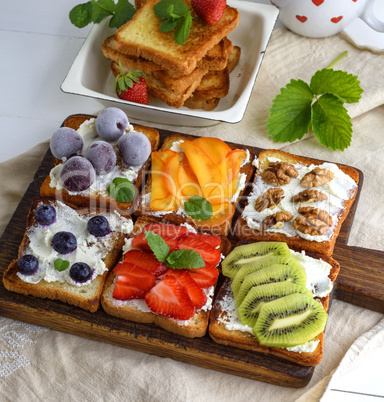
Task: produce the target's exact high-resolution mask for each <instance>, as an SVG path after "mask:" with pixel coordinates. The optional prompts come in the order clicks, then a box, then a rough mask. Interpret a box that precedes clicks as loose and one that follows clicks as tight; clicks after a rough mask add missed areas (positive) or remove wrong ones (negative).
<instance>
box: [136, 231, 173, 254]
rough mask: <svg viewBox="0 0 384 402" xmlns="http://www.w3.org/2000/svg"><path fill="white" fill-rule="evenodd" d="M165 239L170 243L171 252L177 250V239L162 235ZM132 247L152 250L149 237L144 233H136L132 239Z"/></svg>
mask: <svg viewBox="0 0 384 402" xmlns="http://www.w3.org/2000/svg"><path fill="white" fill-rule="evenodd" d="M161 237H162V238H163V239H164V241H165V242H166V243H167V244H168V246H169V252H170V253H171V252H172V251H175V250H177V248H178V241H177V240H176V239H172V238H170V237H166V236H161ZM132 247H133V248H139V249H140V250H143V251H147V252H151V248H150V247H149V246H148V242H147V239H146V238H145V234H144V233H138V234H137V235H135V236H134V237H133V239H132Z"/></svg>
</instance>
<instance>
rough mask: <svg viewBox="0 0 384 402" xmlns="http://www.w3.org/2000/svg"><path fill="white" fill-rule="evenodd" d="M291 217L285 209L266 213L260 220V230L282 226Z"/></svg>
mask: <svg viewBox="0 0 384 402" xmlns="http://www.w3.org/2000/svg"><path fill="white" fill-rule="evenodd" d="M292 218H293V215H292V214H290V213H289V212H286V211H279V212H276V213H275V214H272V215H268V216H267V217H266V218H264V220H263V222H261V231H262V232H263V231H264V230H266V229H269V228H271V229H281V228H282V227H283V226H284V222H288V221H290V220H291V219H292Z"/></svg>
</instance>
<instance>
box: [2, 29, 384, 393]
mask: <svg viewBox="0 0 384 402" xmlns="http://www.w3.org/2000/svg"><path fill="white" fill-rule="evenodd" d="M345 50H348V55H347V57H345V58H343V59H342V60H341V61H340V62H339V63H338V64H337V66H335V67H334V68H335V69H341V70H345V71H347V72H349V73H353V74H356V75H358V77H359V79H360V82H361V86H362V87H363V89H364V94H363V96H362V99H361V100H360V101H359V103H358V104H354V105H348V106H347V108H348V110H349V113H350V115H351V117H352V118H353V120H352V122H353V138H352V144H351V146H350V147H349V148H347V149H346V150H345V151H344V152H340V151H337V152H335V151H331V150H329V149H327V148H324V147H323V146H321V145H320V144H319V143H318V142H317V140H316V139H314V137H313V135H311V134H308V135H307V136H305V137H304V138H303V139H302V140H301V141H298V142H295V143H292V144H289V143H284V144H283V143H275V142H273V141H272V140H271V139H270V138H269V137H268V136H267V132H266V128H265V125H266V120H267V118H268V110H269V108H270V107H271V102H272V99H273V98H274V97H275V96H276V95H277V94H278V93H279V91H280V88H281V87H283V86H285V85H286V84H287V83H288V82H289V81H290V80H291V79H299V78H300V79H302V80H304V81H306V82H309V80H310V78H311V76H312V75H313V74H314V73H315V72H316V71H317V70H318V69H320V68H323V67H326V66H328V65H329V64H330V63H331V62H332V61H333V60H334V59H335V58H336V57H338V56H339V54H341V53H342V52H343V51H345ZM249 51H252V49H245V50H244V51H243V54H242V57H247V52H249ZM383 64H384V56H383V55H378V54H374V53H371V52H369V51H367V50H359V49H356V48H354V47H353V46H352V45H351V44H350V43H348V42H347V41H345V40H344V39H343V38H342V37H340V36H333V37H330V38H325V39H309V38H304V37H300V36H298V35H296V34H294V33H292V32H290V31H288V30H286V29H285V28H284V27H281V28H278V29H277V30H275V31H274V32H273V34H272V37H271V40H270V43H269V46H268V48H267V51H266V54H265V57H264V61H263V63H262V66H261V69H260V72H259V75H258V78H257V80H256V84H255V86H254V89H253V93H252V96H251V99H250V102H249V104H248V108H247V112H246V114H245V117H244V119H243V120H242V121H241V122H240V123H238V124H234V125H231V124H226V123H220V124H217V125H215V126H211V127H205V128H191V127H170V126H165V125H156V127H158V128H166V129H171V130H173V131H176V130H177V131H180V132H184V133H193V134H196V135H201V136H212V137H215V136H217V137H219V138H222V139H223V140H228V141H233V142H238V143H243V144H248V145H251V146H257V147H261V148H278V149H284V150H285V151H288V152H291V153H294V154H298V155H303V156H308V157H314V158H317V159H324V160H328V161H333V162H339V163H343V164H347V165H351V166H354V167H356V168H359V169H360V170H361V171H362V172H363V173H364V185H363V188H362V192H361V196H360V200H359V205H358V208H357V211H356V215H355V219H354V223H353V226H352V231H351V235H350V238H349V244H350V245H355V246H359V247H364V248H371V249H378V250H384V246H383V244H384V228H383V224H382V218H383V213H382V200H383V199H384V186H383V182H382V178H383V177H384V163H383V162H384V158H383V153H384V135H383V128H384V69H383V68H382V66H383ZM78 112H79V113H81V110H79V111H78ZM97 112H98V111H97V110H95V113H97ZM65 117H66V116H63V120H64V118H65ZM141 123H142V122H141ZM152 125H153V124H152ZM47 148H48V142H46V143H42V144H38V145H36V146H35V147H34V148H33V149H31V150H30V151H28V152H27V153H25V154H23V155H20V156H18V157H16V158H14V159H12V160H9V161H6V162H4V163H2V164H0V178H1V180H0V233H2V232H3V230H4V228H5V226H6V224H7V222H8V221H9V219H10V218H11V216H12V213H13V211H14V210H15V208H16V206H17V204H18V202H19V201H20V199H21V197H22V196H23V194H24V191H25V189H26V188H27V185H28V184H29V183H30V182H31V181H32V179H33V175H34V172H35V171H36V169H37V167H38V166H39V163H40V161H41V159H42V158H43V156H44V154H45V152H46V150H47ZM362 269H363V267H362ZM378 279H379V280H381V278H378ZM382 318H383V314H380V313H377V312H374V311H370V310H367V309H364V308H361V307H358V306H354V305H352V304H348V303H345V302H342V301H339V300H334V301H333V303H332V308H331V311H330V315H329V320H328V324H327V331H326V335H325V345H324V358H323V361H322V362H321V363H320V365H319V366H317V367H316V369H315V371H314V375H313V377H312V379H311V381H310V383H309V384H308V385H307V386H306V387H305V388H301V389H291V388H285V387H280V386H275V385H271V384H267V383H263V382H259V381H253V380H249V379H245V378H241V377H237V376H233V375H229V374H224V373H220V372H217V371H213V370H209V369H204V368H200V367H197V366H194V365H189V364H186V363H182V362H177V361H174V360H171V359H168V358H160V357H157V356H152V355H148V354H145V353H141V352H136V351H133V350H129V349H125V348H122V347H118V346H113V345H109V344H107V343H102V342H98V341H93V340H89V339H85V338H82V337H78V336H74V335H70V334H66V333H61V332H58V331H53V330H50V329H46V328H42V327H37V326H34V325H29V324H25V323H22V322H19V321H16V320H12V319H8V318H4V317H1V309H0V399H1V400H5V401H8V400H9V401H11V400H12V401H13V400H18V401H24V400H50V401H55V400H60V401H63V400H64V401H73V400H96V401H98V400H108V401H114V400H116V401H120V400H122V399H123V400H132V401H149V400H151V401H163V400H164V401H165V400H167V401H200V400H201V401H203V400H204V401H216V400H217V401H223V400H224V401H226V400H231V401H244V400H266V401H280V400H284V401H293V400H299V399H300V400H305V401H311V400H318V399H319V398H320V397H321V395H322V394H323V393H324V391H325V390H326V389H327V384H328V383H329V381H332V376H333V375H334V373H336V374H335V375H338V373H340V372H344V371H345V369H346V368H348V367H351V366H352V365H353V364H354V363H355V362H356V361H357V358H358V357H359V351H361V353H364V352H365V351H367V350H368V351H369V345H370V342H372V339H373V338H375V339H376V340H377V339H378V338H377V337H373V336H371V334H373V333H374V334H379V335H377V336H382V331H383V320H382ZM380 334H381V335H380ZM375 347H384V346H383V343H382V342H381V344H380V342H377V341H375ZM360 357H361V356H360ZM339 365H340V366H339Z"/></svg>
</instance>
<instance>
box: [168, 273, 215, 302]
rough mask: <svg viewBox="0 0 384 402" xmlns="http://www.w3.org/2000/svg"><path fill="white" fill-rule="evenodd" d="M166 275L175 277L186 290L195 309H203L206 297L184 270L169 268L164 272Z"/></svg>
mask: <svg viewBox="0 0 384 402" xmlns="http://www.w3.org/2000/svg"><path fill="white" fill-rule="evenodd" d="M166 275H173V276H175V277H176V279H177V280H178V281H179V283H180V285H181V286H184V287H185V288H186V289H187V291H188V295H189V297H190V298H191V300H192V303H193V305H194V306H195V309H199V308H201V307H203V306H204V304H205V303H206V302H207V295H206V294H205V292H204V291H203V289H202V288H201V287H200V286H199V285H198V284H197V283H196V282H195V281H194V280H193V279H192V277H191V275H189V272H187V271H186V270H183V269H172V268H171V269H169V270H168V271H167V272H166Z"/></svg>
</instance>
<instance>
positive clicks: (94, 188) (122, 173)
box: [49, 118, 142, 196]
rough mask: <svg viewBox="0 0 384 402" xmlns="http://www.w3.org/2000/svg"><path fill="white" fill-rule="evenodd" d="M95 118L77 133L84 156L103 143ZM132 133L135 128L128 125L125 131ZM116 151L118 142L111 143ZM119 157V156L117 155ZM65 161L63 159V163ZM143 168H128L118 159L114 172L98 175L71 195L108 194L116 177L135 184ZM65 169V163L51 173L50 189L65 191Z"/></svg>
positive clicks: (82, 126) (83, 125)
mask: <svg viewBox="0 0 384 402" xmlns="http://www.w3.org/2000/svg"><path fill="white" fill-rule="evenodd" d="M95 121H96V119H95V118H91V119H89V120H86V121H85V122H84V123H82V124H81V126H80V127H79V129H78V130H77V132H78V133H79V134H80V136H81V138H82V140H83V150H82V154H83V155H84V153H85V151H86V149H87V148H88V147H89V145H91V144H92V143H93V142H95V141H103V139H102V138H101V137H99V135H98V134H97V132H96V129H95ZM130 131H133V126H132V125H131V124H128V127H127V129H126V131H125V133H128V132H130ZM110 144H111V145H112V146H113V147H114V149H115V150H116V151H117V141H115V142H111V143H110ZM117 155H119V154H118V153H117ZM64 161H65V159H63V162H64ZM141 168H142V165H140V166H127V165H124V163H123V162H122V161H121V159H119V157H118V163H116V166H115V167H114V168H113V170H112V171H111V172H109V173H107V174H105V175H97V176H96V180H95V181H94V183H92V185H91V186H90V187H89V188H88V189H86V190H84V191H80V192H71V191H68V193H69V194H70V195H76V194H81V195H84V196H90V195H95V194H100V193H104V194H107V189H108V186H109V185H110V184H111V183H112V182H113V180H114V179H115V178H116V177H120V178H125V179H128V180H129V181H130V182H134V181H135V180H136V179H137V177H138V174H139V171H140V169H141ZM62 169H63V163H61V164H59V165H57V166H55V167H54V168H53V169H52V170H51V171H50V173H49V177H50V179H51V180H50V183H49V185H50V187H51V188H55V189H56V190H62V189H63V184H62V183H61V181H60V174H61V170H62Z"/></svg>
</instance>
